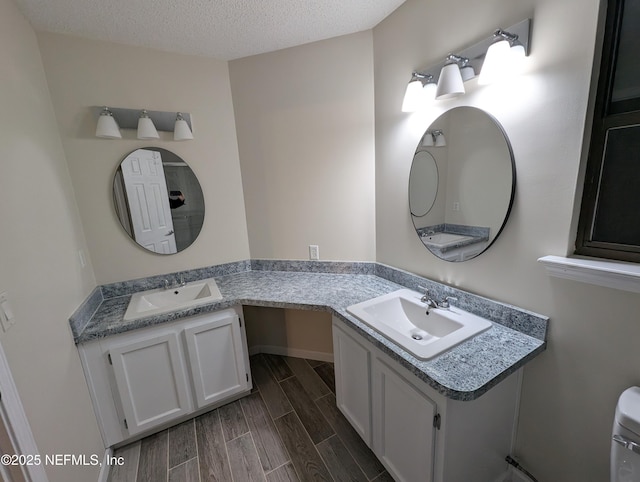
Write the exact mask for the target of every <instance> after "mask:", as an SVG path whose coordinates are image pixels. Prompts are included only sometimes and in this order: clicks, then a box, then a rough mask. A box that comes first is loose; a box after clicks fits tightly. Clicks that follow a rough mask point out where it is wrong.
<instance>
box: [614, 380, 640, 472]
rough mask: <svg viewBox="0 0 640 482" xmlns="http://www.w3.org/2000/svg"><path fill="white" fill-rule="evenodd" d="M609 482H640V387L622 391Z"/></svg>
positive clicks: (617, 411) (616, 420)
mask: <svg viewBox="0 0 640 482" xmlns="http://www.w3.org/2000/svg"><path fill="white" fill-rule="evenodd" d="M611 482H640V387H631V388H628V389H627V390H625V391H624V392H622V395H620V398H619V399H618V406H617V407H616V416H615V420H614V421H613V434H612V440H611Z"/></svg>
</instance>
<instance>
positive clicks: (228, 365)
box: [184, 312, 251, 408]
mask: <svg viewBox="0 0 640 482" xmlns="http://www.w3.org/2000/svg"><path fill="white" fill-rule="evenodd" d="M184 335H185V340H186V344H187V353H188V355H189V363H190V366H191V376H192V380H193V389H194V392H195V395H196V404H197V406H198V408H201V407H204V406H206V405H210V404H212V403H214V402H216V401H218V400H222V399H224V398H227V397H230V396H232V395H234V394H236V393H240V392H243V391H245V390H249V389H250V388H251V386H250V384H249V370H248V367H247V366H246V363H245V351H244V349H243V338H242V332H241V329H240V318H239V317H238V315H237V314H236V313H235V312H231V313H230V312H226V313H225V314H223V315H217V316H216V315H213V316H211V315H207V316H205V317H203V319H202V320H200V321H198V322H194V323H190V324H188V325H186V326H185V329H184Z"/></svg>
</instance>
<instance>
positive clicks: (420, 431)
mask: <svg viewBox="0 0 640 482" xmlns="http://www.w3.org/2000/svg"><path fill="white" fill-rule="evenodd" d="M333 339H334V361H335V373H336V400H337V401H338V408H339V409H340V410H341V411H342V413H343V414H344V415H345V417H347V419H348V420H349V421H350V422H351V423H352V425H353V426H354V428H355V429H356V431H357V432H358V433H360V434H361V435H362V434H363V433H364V434H367V433H368V434H370V438H369V439H367V438H366V437H363V439H364V440H365V442H367V443H368V444H369V445H370V447H371V449H372V450H373V452H374V453H375V454H376V456H377V457H378V459H379V460H380V461H381V462H382V464H383V465H384V466H385V467H386V469H387V471H388V472H389V473H390V474H391V475H392V476H393V478H394V480H396V481H398V482H468V481H469V480H473V481H475V482H495V481H496V480H501V479H500V477H501V476H502V475H503V473H504V472H505V471H506V469H507V466H506V463H505V462H504V459H505V457H506V456H507V455H508V454H509V453H511V444H512V439H513V429H514V421H515V416H516V408H517V400H518V391H519V376H520V375H519V373H516V374H514V375H512V376H510V377H508V378H506V379H505V380H503V381H502V382H500V383H499V384H498V385H496V386H495V387H493V388H491V389H490V390H489V391H488V392H487V393H485V394H483V395H482V396H480V397H479V398H477V399H476V400H473V401H466V402H463V401H457V400H452V399H449V398H446V397H445V396H443V395H442V394H440V393H438V392H436V391H435V390H434V389H432V388H431V387H430V386H429V385H428V384H426V383H425V382H423V381H422V380H420V379H419V378H417V377H416V376H415V375H414V374H412V373H411V372H409V371H408V370H407V369H405V368H404V367H402V366H400V364H399V363H397V362H396V361H394V360H392V359H391V358H390V357H389V356H387V355H386V354H385V353H383V352H382V351H381V350H379V349H378V348H376V347H375V346H373V345H372V344H371V343H369V342H368V341H366V340H365V339H364V338H363V337H362V336H360V335H359V334H358V333H357V332H356V331H355V330H353V329H351V328H349V327H348V326H347V325H346V324H345V323H344V322H343V321H341V320H338V319H336V318H334V320H333ZM356 391H359V393H358V394H357V395H356V394H354V393H353V392H356ZM354 412H355V413H356V416H355V417H354V415H353V414H354ZM354 418H355V419H356V422H355V423H354ZM363 425H364V427H363Z"/></svg>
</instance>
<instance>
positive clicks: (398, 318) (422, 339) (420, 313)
mask: <svg viewBox="0 0 640 482" xmlns="http://www.w3.org/2000/svg"><path fill="white" fill-rule="evenodd" d="M420 298H422V295H421V294H420V293H418V292H416V291H413V290H409V289H402V290H398V291H394V292H392V293H388V294H386V295H382V296H378V297H377V298H373V299H370V300H367V301H363V302H362V303H358V304H355V305H351V306H349V307H347V311H348V312H349V313H351V314H352V315H353V316H355V317H356V318H358V319H359V320H360V321H362V322H363V323H365V324H367V325H368V326H370V327H371V328H373V329H374V330H376V331H377V332H379V333H380V334H382V335H384V336H385V337H387V338H389V339H391V340H392V341H394V342H395V343H396V344H398V345H400V346H401V347H402V348H404V349H405V350H406V351H408V352H409V353H411V354H413V355H414V356H415V357H416V358H419V359H421V360H428V359H430V358H433V357H435V356H437V355H440V354H441V353H443V352H445V351H446V350H449V349H450V348H453V347H454V346H455V345H458V344H459V343H462V342H463V341H465V340H468V339H469V338H471V337H472V336H475V335H477V334H478V333H481V332H483V331H485V330H487V329H488V328H490V327H491V322H490V321H489V320H486V319H485V318H481V317H479V316H477V315H474V314H473V313H469V312H467V311H464V310H461V309H459V308H456V307H455V306H452V307H450V308H447V309H445V308H430V309H429V312H428V314H427V308H426V305H425V303H423V302H422V301H420Z"/></svg>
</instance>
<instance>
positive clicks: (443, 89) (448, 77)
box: [436, 63, 464, 99]
mask: <svg viewBox="0 0 640 482" xmlns="http://www.w3.org/2000/svg"><path fill="white" fill-rule="evenodd" d="M462 94H464V84H463V83H462V75H461V74H460V67H458V64H456V63H451V64H446V65H445V66H444V67H442V70H441V71H440V78H439V79H438V88H437V89H436V99H448V98H450V97H456V96H458V95H462Z"/></svg>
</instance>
